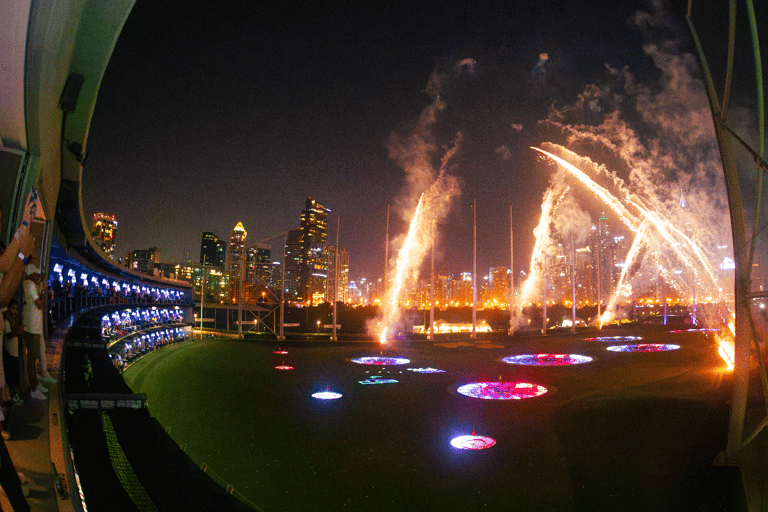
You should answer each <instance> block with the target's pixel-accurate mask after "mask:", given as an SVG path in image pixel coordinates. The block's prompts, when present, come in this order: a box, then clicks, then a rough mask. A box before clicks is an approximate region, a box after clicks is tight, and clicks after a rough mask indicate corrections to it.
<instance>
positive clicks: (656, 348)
mask: <svg viewBox="0 0 768 512" xmlns="http://www.w3.org/2000/svg"><path fill="white" fill-rule="evenodd" d="M605 348H606V350H610V351H611V352H667V351H670V350H678V349H679V348H680V345H665V344H662V343H640V344H637V345H611V346H610V347H605Z"/></svg>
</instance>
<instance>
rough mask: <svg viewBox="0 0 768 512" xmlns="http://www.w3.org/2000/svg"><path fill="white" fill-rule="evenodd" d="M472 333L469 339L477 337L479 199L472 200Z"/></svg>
mask: <svg viewBox="0 0 768 512" xmlns="http://www.w3.org/2000/svg"><path fill="white" fill-rule="evenodd" d="M472 226H473V228H472V230H473V235H472V332H471V333H470V335H469V337H470V338H471V339H475V338H476V337H477V199H473V200H472Z"/></svg>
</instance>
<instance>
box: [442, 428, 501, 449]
mask: <svg viewBox="0 0 768 512" xmlns="http://www.w3.org/2000/svg"><path fill="white" fill-rule="evenodd" d="M495 444H496V440H495V439H494V438H492V437H486V436H478V435H475V430H474V429H472V435H471V436H459V437H454V438H453V439H451V446H453V447H454V448H458V449H460V450H485V449H486V448H490V447H491V446H493V445H495Z"/></svg>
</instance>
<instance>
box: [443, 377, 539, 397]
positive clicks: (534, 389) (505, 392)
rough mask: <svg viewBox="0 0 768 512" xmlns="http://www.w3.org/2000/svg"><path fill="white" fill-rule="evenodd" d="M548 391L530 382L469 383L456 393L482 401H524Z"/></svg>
mask: <svg viewBox="0 0 768 512" xmlns="http://www.w3.org/2000/svg"><path fill="white" fill-rule="evenodd" d="M547 391H548V389H547V388H545V387H544V386H542V385H539V384H532V383H530V382H501V381H499V382H470V383H469V384H464V385H463V386H460V387H459V388H458V389H457V390H456V392H457V393H459V394H461V395H464V396H468V397H470V398H480V399H482V400H524V399H526V398H534V397H537V396H541V395H543V394H544V393H546V392H547Z"/></svg>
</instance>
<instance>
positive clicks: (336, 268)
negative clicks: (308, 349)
mask: <svg viewBox="0 0 768 512" xmlns="http://www.w3.org/2000/svg"><path fill="white" fill-rule="evenodd" d="M340 227H341V217H337V218H336V258H335V261H334V263H333V335H332V336H331V341H336V302H338V300H339V298H338V293H339V229H340Z"/></svg>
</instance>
